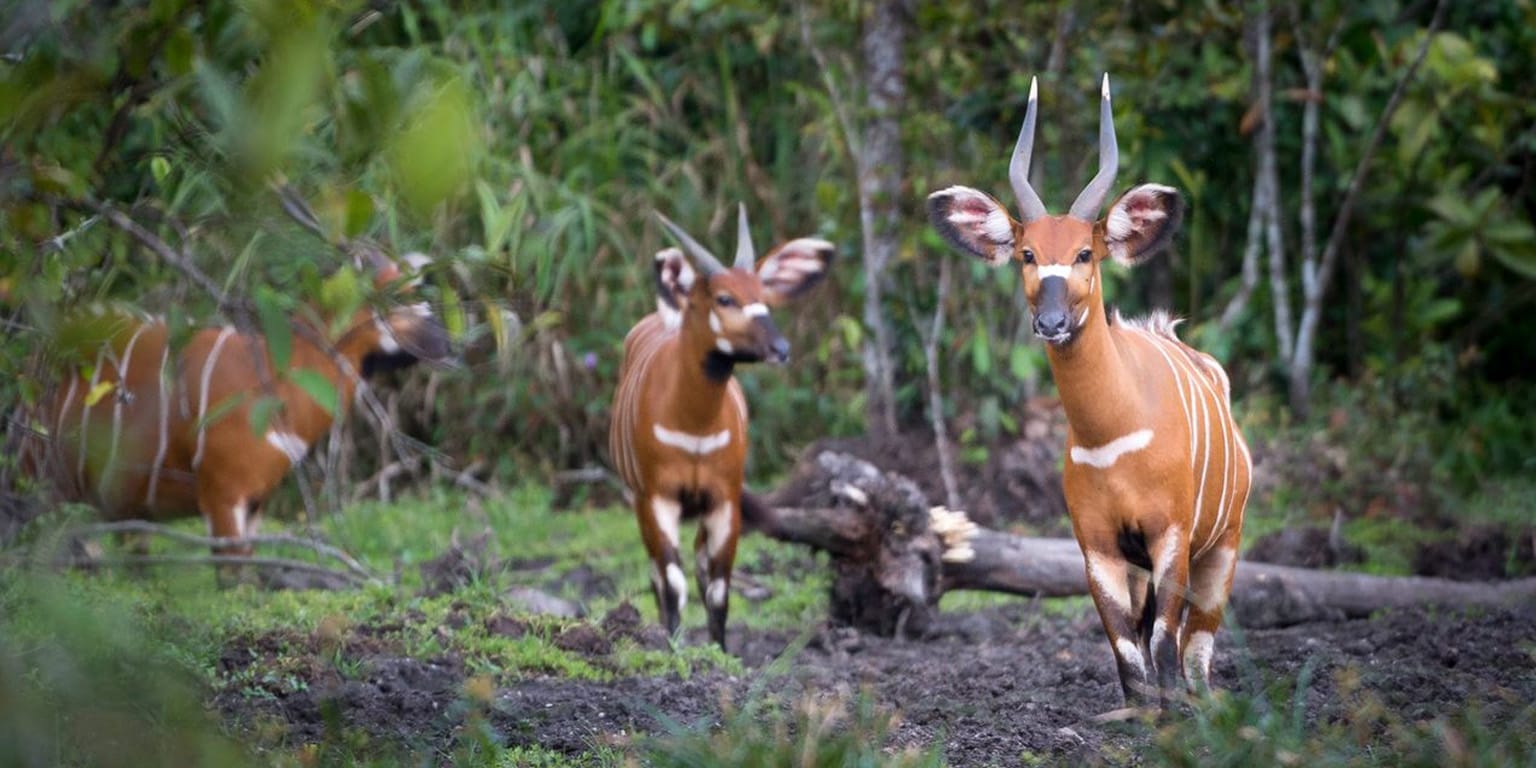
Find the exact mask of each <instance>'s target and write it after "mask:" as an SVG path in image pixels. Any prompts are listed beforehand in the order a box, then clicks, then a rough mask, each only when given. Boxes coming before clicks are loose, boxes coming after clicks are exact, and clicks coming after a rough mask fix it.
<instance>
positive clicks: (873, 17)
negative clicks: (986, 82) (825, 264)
mask: <svg viewBox="0 0 1536 768" xmlns="http://www.w3.org/2000/svg"><path fill="white" fill-rule="evenodd" d="M911 24H912V4H911V0H880V1H879V2H876V3H875V4H874V7H873V8H872V9H871V11H870V14H869V16H868V17H867V18H865V19H864V27H863V29H862V30H861V32H860V41H859V43H860V46H859V47H860V50H861V51H862V53H863V64H864V96H865V107H866V108H867V113H866V118H865V120H864V126H863V140H862V141H861V142H860V147H859V152H858V156H857V157H856V158H855V163H856V165H857V168H858V174H859V179H858V185H859V225H860V227H861V228H862V230H863V234H864V283H865V289H864V326H865V328H866V329H868V331H869V335H868V336H867V337H866V338H865V340H864V376H865V409H866V410H865V414H866V415H865V420H866V422H867V426H868V429H869V431H870V432H871V433H872V434H878V435H893V434H895V433H896V397H895V378H896V377H895V370H894V369H895V364H894V362H893V358H892V354H891V350H892V349H894V347H895V344H894V340H893V338H892V334H891V329H890V324H889V323H888V322H887V321H886V316H885V299H884V296H885V290H886V287H887V286H888V285H889V284H890V277H889V275H888V274H887V271H888V269H889V268H890V265H891V264H892V263H894V261H895V258H896V253H897V249H898V248H899V246H900V244H901V221H902V207H901V205H900V198H901V181H902V169H903V162H902V152H901V111H902V108H903V106H904V102H905V100H906V93H907V86H906V81H905V79H904V76H903V75H904V71H905V58H906V42H907V33H908V30H909V28H910V26H911Z"/></svg>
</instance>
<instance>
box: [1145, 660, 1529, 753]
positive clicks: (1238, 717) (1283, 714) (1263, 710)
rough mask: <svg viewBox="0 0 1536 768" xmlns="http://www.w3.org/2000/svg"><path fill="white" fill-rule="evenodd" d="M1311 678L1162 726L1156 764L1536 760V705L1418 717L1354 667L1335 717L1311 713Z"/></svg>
mask: <svg viewBox="0 0 1536 768" xmlns="http://www.w3.org/2000/svg"><path fill="white" fill-rule="evenodd" d="M1309 679H1310V676H1309V675H1308V674H1306V673H1303V674H1302V675H1301V676H1300V677H1299V678H1298V679H1297V681H1296V685H1295V688H1294V689H1293V690H1292V691H1291V692H1289V693H1278V694H1277V693H1265V694H1258V695H1253V694H1246V693H1232V692H1219V693H1217V694H1216V695H1215V696H1213V697H1212V698H1211V699H1210V700H1208V701H1207V702H1204V703H1202V704H1201V705H1199V706H1197V707H1196V708H1195V709H1194V711H1193V712H1192V713H1191V714H1190V715H1189V716H1188V717H1180V718H1178V719H1177V720H1176V721H1174V722H1172V723H1171V724H1169V725H1167V726H1164V727H1163V728H1162V729H1160V730H1159V731H1158V732H1157V734H1156V736H1155V738H1154V740H1153V749H1154V751H1153V753H1152V754H1151V758H1150V760H1149V761H1148V762H1149V764H1150V765H1158V766H1177V767H1178V768H1195V766H1200V768H1212V767H1216V768H1219V767H1220V766H1233V767H1234V768H1236V767H1239V766H1256V765H1279V766H1307V768H1332V767H1333V766H1368V765H1392V766H1406V767H1409V768H1420V767H1422V768H1442V767H1444V766H1483V765H1510V766H1514V765H1523V766H1529V765H1533V764H1536V706H1530V705H1529V704H1527V705H1526V706H1525V707H1524V708H1523V709H1518V710H1515V711H1514V713H1513V715H1512V716H1511V717H1509V718H1508V719H1507V720H1506V721H1504V722H1492V721H1490V719H1489V718H1487V717H1485V716H1484V713H1483V712H1482V709H1481V707H1480V706H1479V705H1478V703H1476V702H1471V703H1469V704H1468V706H1467V707H1466V708H1465V709H1463V710H1462V711H1460V712H1458V713H1456V714H1453V715H1448V716H1442V717H1437V718H1434V719H1432V720H1422V721H1414V720H1410V719H1407V718H1405V717H1403V716H1402V715H1401V714H1399V713H1397V712H1395V711H1393V710H1392V709H1391V708H1389V707H1387V706H1385V705H1384V704H1383V703H1382V702H1381V701H1380V700H1379V699H1377V698H1376V696H1375V695H1374V694H1372V693H1371V692H1370V691H1368V690H1366V689H1364V688H1363V687H1361V686H1360V684H1359V683H1360V678H1359V675H1358V674H1357V673H1356V672H1354V671H1353V670H1350V669H1341V670H1338V671H1336V672H1335V673H1334V685H1335V693H1336V696H1335V698H1334V700H1332V701H1330V702H1329V704H1328V707H1329V710H1330V711H1331V712H1332V713H1334V714H1330V715H1315V716H1314V715H1309V713H1308V703H1307V702H1308V697H1309V694H1310V693H1312V691H1311V687H1310V685H1309Z"/></svg>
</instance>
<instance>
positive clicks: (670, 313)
mask: <svg viewBox="0 0 1536 768" xmlns="http://www.w3.org/2000/svg"><path fill="white" fill-rule="evenodd" d="M693 280H694V271H693V265H692V264H689V263H688V259H686V258H684V257H683V252H682V251H681V250H679V249H677V248H666V249H663V250H660V251H657V252H656V311H658V312H660V313H661V314H662V316H663V317H666V318H667V322H668V324H669V325H675V324H676V323H677V322H680V321H681V320H682V317H683V315H682V312H683V304H684V303H686V302H687V301H688V292H689V291H691V290H693Z"/></svg>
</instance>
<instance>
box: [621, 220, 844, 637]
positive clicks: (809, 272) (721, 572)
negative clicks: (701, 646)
mask: <svg viewBox="0 0 1536 768" xmlns="http://www.w3.org/2000/svg"><path fill="white" fill-rule="evenodd" d="M658 218H659V219H661V223H662V225H663V226H664V227H665V228H666V230H667V231H668V232H670V233H671V234H672V236H673V237H674V238H675V239H676V240H677V241H678V242H679V243H680V244H681V245H682V246H683V250H679V249H677V248H668V249H666V250H663V251H661V252H659V253H657V254H656V260H655V270H656V290H657V302H656V312H655V313H653V314H650V315H647V316H646V317H645V318H643V319H642V320H641V321H640V322H639V323H638V324H636V325H635V327H634V328H633V329H631V330H630V332H629V335H628V336H627V337H626V338H625V339H624V359H623V363H622V364H621V366H620V369H619V386H618V391H617V392H616V393H615V395H614V401H613V415H612V419H611V422H610V426H609V432H608V445H609V450H610V453H611V455H612V458H613V462H614V465H615V466H616V467H617V468H618V472H619V475H620V476H621V477H622V478H623V479H624V483H625V485H627V486H628V487H629V488H630V490H631V491H632V492H633V493H634V505H635V516H636V518H637V519H638V520H639V523H640V536H641V538H642V539H643V540H644V541H645V548H646V551H647V552H648V553H649V554H650V558H651V588H652V591H653V592H654V594H655V596H656V605H657V611H658V613H659V615H660V617H661V622H662V624H663V625H665V626H666V628H667V632H668V633H669V634H671V635H674V636H675V635H676V633H677V629H678V624H679V622H680V621H681V620H682V614H683V604H684V602H685V601H686V599H687V586H688V585H687V578H686V576H685V575H684V573H683V567H682V559H681V555H680V554H679V551H678V546H679V545H678V535H679V533H678V529H679V525H680V523H681V521H682V520H685V519H689V518H693V517H698V518H699V531H698V535H697V536H696V537H695V539H694V554H695V568H694V573H695V577H696V578H697V580H698V587H699V593H700V595H701V597H702V598H703V600H704V605H705V608H706V610H707V611H708V614H709V636H710V639H712V640H714V641H715V642H716V643H718V644H719V645H720V647H721V648H724V647H725V620H726V613H727V610H728V608H729V604H730V586H731V565H732V563H733V562H734V561H735V559H736V538H737V536H738V535H739V533H740V531H741V498H742V490H741V486H742V477H743V473H744V471H745V468H746V461H747V401H746V399H745V398H744V397H743V396H742V392H741V385H739V384H738V383H736V380H735V379H734V378H733V377H732V374H733V372H734V371H735V368H736V365H737V364H739V363H753V362H758V361H761V360H767V361H769V362H773V363H784V362H787V361H788V360H789V342H788V341H786V340H785V339H784V337H783V336H782V335H780V334H779V329H778V328H777V327H775V326H774V324H773V319H772V317H770V315H769V308H770V307H778V306H780V305H782V304H784V303H785V302H788V301H790V300H792V299H795V298H797V297H799V296H802V295H804V294H805V293H806V292H807V291H808V290H809V289H810V288H811V287H812V286H814V285H816V283H818V282H820V281H821V279H822V277H823V276H824V275H825V274H826V271H827V267H828V265H829V264H830V263H831V260H832V254H833V249H832V244H831V243H828V242H827V241H825V240H818V239H814V238H799V239H796V240H791V241H789V242H787V243H785V244H783V245H781V246H779V247H778V248H776V249H774V250H773V251H771V252H770V253H769V254H768V255H767V257H766V258H764V259H763V260H762V261H761V262H758V261H757V258H756V256H755V251H754V249H753V247H752V236H751V233H750V231H749V230H748V227H747V211H746V207H745V206H743V207H741V209H740V211H739V218H738V234H737V246H736V259H735V262H734V263H733V264H732V266H730V267H729V268H728V267H726V266H725V265H723V264H721V263H720V261H719V260H718V259H716V258H715V257H714V255H712V254H711V253H710V252H709V251H708V250H706V249H705V248H704V247H703V246H702V245H699V243H698V242H697V241H695V240H694V239H693V238H692V237H689V236H688V234H687V233H686V232H684V231H683V230H681V229H679V228H678V227H677V225H675V224H673V223H672V222H671V221H670V220H669V219H667V218H666V217H665V216H661V215H660V214H658ZM685 252H686V256H685ZM690 262H691V263H690ZM695 269H697V272H695Z"/></svg>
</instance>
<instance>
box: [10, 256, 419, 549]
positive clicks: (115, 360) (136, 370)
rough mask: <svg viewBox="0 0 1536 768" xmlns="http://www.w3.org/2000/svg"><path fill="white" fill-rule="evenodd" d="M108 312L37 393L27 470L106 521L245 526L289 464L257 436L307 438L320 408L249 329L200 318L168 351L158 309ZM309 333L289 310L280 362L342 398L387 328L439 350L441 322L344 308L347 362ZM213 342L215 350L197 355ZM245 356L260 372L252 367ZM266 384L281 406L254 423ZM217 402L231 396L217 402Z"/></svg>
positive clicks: (325, 417) (313, 434)
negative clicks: (155, 314)
mask: <svg viewBox="0 0 1536 768" xmlns="http://www.w3.org/2000/svg"><path fill="white" fill-rule="evenodd" d="M396 274H398V273H396V272H389V273H386V274H381V275H380V278H381V280H388V279H391V278H393V277H394V276H395V275H396ZM109 317H110V320H109V322H111V323H113V324H114V326H115V328H114V330H113V332H112V333H111V334H110V338H108V339H107V340H106V341H105V342H104V343H102V344H100V345H99V347H98V349H97V356H96V358H95V359H93V360H86V361H83V363H84V364H83V365H81V366H79V367H76V368H74V369H72V370H70V371H67V372H66V375H65V378H64V381H63V382H62V383H61V386H59V387H58V388H57V389H56V390H55V391H54V393H53V397H52V398H50V399H48V400H45V401H44V402H43V403H42V404H41V405H40V408H39V410H38V413H39V414H40V418H39V419H38V422H39V426H41V427H42V428H43V429H42V430H40V432H42V433H44V434H47V435H51V436H52V438H53V439H51V440H47V441H42V440H32V441H30V444H29V445H28V446H26V452H27V453H28V454H29V455H30V456H31V458H30V460H29V462H28V463H30V464H32V465H33V471H34V473H36V474H39V475H42V476H44V477H47V478H48V479H50V480H51V481H52V482H53V484H54V485H55V486H56V487H57V488H58V489H59V490H60V491H61V493H62V495H63V496H64V497H65V498H67V499H70V500H75V501H82V502H86V503H90V504H93V505H95V506H97V507H98V508H99V509H100V510H101V512H102V514H103V516H104V517H106V518H107V519H109V520H124V519H147V520H167V519H173V518H178V517H185V516H190V515H194V514H200V515H201V516H202V517H203V518H204V519H205V520H206V521H207V524H208V530H209V532H210V534H211V535H213V536H216V537H221V538H235V539H238V538H241V537H245V536H250V535H253V534H254V532H255V529H256V523H257V519H258V515H259V513H260V509H261V505H262V503H263V502H264V501H265V500H266V498H267V497H268V495H269V494H270V493H271V492H272V491H273V490H274V489H275V488H276V487H277V485H278V484H279V483H280V482H281V481H282V480H283V478H284V477H286V476H287V474H288V472H289V470H290V469H291V468H292V463H293V462H292V460H291V458H290V456H289V455H288V454H287V453H285V451H284V450H282V449H281V448H280V447H279V446H278V445H275V444H274V443H273V442H272V441H271V440H269V439H268V436H269V435H272V434H274V433H282V434H287V435H292V436H293V441H292V442H290V443H289V450H290V451H294V452H295V453H297V452H298V451H299V450H300V449H302V450H307V449H308V447H309V446H312V445H314V443H315V442H316V441H318V440H319V439H320V438H321V437H322V436H324V435H325V434H327V433H328V431H329V430H330V428H331V422H332V417H331V414H329V413H327V412H326V410H325V409H324V408H322V407H321V406H320V404H319V403H317V402H315V401H314V400H312V399H311V398H310V397H309V395H308V394H306V393H305V392H304V390H303V389H302V388H300V387H299V386H298V385H297V384H295V383H293V382H292V381H291V380H289V379H288V377H287V376H285V375H282V374H284V373H286V372H280V371H277V370H276V369H275V367H274V362H273V360H272V359H271V357H270V355H269V353H268V349H267V344H266V341H265V339H263V338H261V337H260V336H259V335H256V334H251V333H239V332H236V331H235V330H234V329H233V328H224V329H205V330H201V331H198V332H197V333H195V334H194V335H193V336H192V337H191V339H190V340H189V341H187V343H186V344H185V346H183V347H182V349H181V350H180V351H179V352H178V351H175V350H170V351H168V349H167V345H168V343H169V336H170V334H169V331H168V329H167V327H166V325H165V323H164V322H163V321H161V320H157V319H150V318H142V317H135V316H132V315H128V314H118V315H115V316H109ZM379 320H382V321H383V322H384V323H387V324H388V326H389V328H390V330H391V337H390V340H389V341H386V340H385V339H384V338H383V331H382V329H381V328H380V322H378V321H379ZM221 337H222V338H223V342H222V345H221V344H220V338H221ZM311 337H313V338H315V339H323V338H325V336H324V335H323V332H322V331H321V329H319V328H316V327H314V326H312V325H309V324H307V323H303V322H300V321H296V322H295V329H294V333H293V336H292V339H293V341H292V353H291V361H290V365H289V370H300V369H308V370H312V371H315V372H318V373H319V374H321V375H322V376H324V377H325V379H326V380H328V381H329V382H331V384H332V385H333V386H334V388H335V390H336V392H337V395H338V403H339V404H340V407H342V408H345V407H346V406H347V404H349V403H350V402H351V401H352V397H353V394H354V392H355V389H356V384H357V375H358V373H359V372H361V371H362V370H363V369H364V359H365V358H366V357H368V356H370V355H373V354H377V353H380V352H381V351H386V348H387V347H388V346H389V342H390V341H394V342H395V343H397V344H398V340H409V342H408V343H409V344H410V345H411V346H412V348H413V351H415V352H417V353H419V354H421V355H422V356H425V357H433V358H437V357H442V356H445V355H446V352H447V348H446V335H445V334H444V333H443V331H442V328H441V326H440V325H438V324H436V321H435V320H431V318H430V314H427V315H423V314H422V312H421V310H420V309H418V308H414V307H406V308H401V309H397V310H395V311H394V312H391V313H390V314H389V315H387V316H383V317H381V316H379V315H376V314H375V313H374V312H373V311H372V310H363V311H360V312H358V313H357V315H356V316H355V317H354V318H353V320H352V322H351V324H350V326H349V327H348V328H347V330H346V331H345V332H343V333H342V335H341V336H340V337H339V338H338V339H337V340H336V341H335V342H334V347H335V352H336V354H337V356H338V357H339V358H340V359H342V360H344V361H345V363H346V366H347V368H349V369H350V370H345V369H344V368H343V367H342V366H341V365H339V364H338V363H337V361H336V359H335V358H333V357H332V355H331V353H330V351H329V350H327V349H324V348H322V347H321V346H320V345H318V344H316V343H315V341H313V340H312V339H311ZM130 344H131V345H132V348H131V349H130V348H129V346H130ZM216 346H217V347H219V349H218V354H217V357H216V358H214V359H213V363H212V364H211V365H209V364H208V363H209V359H210V356H211V355H212V354H213V352H214V350H215V347H216ZM98 361H99V362H98ZM258 361H259V362H260V365H261V366H263V367H264V368H265V374H264V376H263V375H261V374H259V373H258V367H257V366H258ZM124 369H126V371H127V375H126V376H124V375H123V371H124ZM93 371H94V377H95V378H94V379H93V378H92V375H93V373H92V372H93ZM205 373H206V376H207V379H206V381H207V384H206V388H205V387H204V375H205ZM264 379H265V383H267V384H269V385H270V389H268V388H267V387H266V386H264ZM102 384H110V385H111V386H110V389H108V390H107V391H106V392H105V393H104V394H103V395H102V396H101V397H100V399H99V400H97V401H96V402H95V403H94V404H93V405H90V406H89V407H87V406H86V404H85V400H86V393H88V392H90V391H91V390H92V389H93V387H95V388H99V385H102ZM269 394H270V395H271V396H274V397H276V398H277V399H278V400H279V401H281V403H282V407H280V408H276V409H274V410H273V411H272V412H271V416H270V419H269V422H268V425H267V427H266V429H265V430H264V431H263V433H262V434H257V433H256V432H255V431H254V430H253V426H252V422H251V413H252V409H253V408H254V407H255V406H256V404H257V402H259V401H260V400H262V399H263V398H264V397H266V396H267V395H269ZM224 404H233V405H232V407H229V408H228V409H227V410H224V408H223V405H224ZM205 414H211V416H208V417H206V418H205ZM200 425H202V426H203V429H199V426H200ZM200 432H202V433H203V434H202V453H201V456H200V457H199V455H198V442H199V433H200ZM215 551H216V552H219V553H226V554H249V553H250V552H251V547H250V545H249V543H244V542H240V543H234V544H230V545H227V546H222V547H216V548H215Z"/></svg>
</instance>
